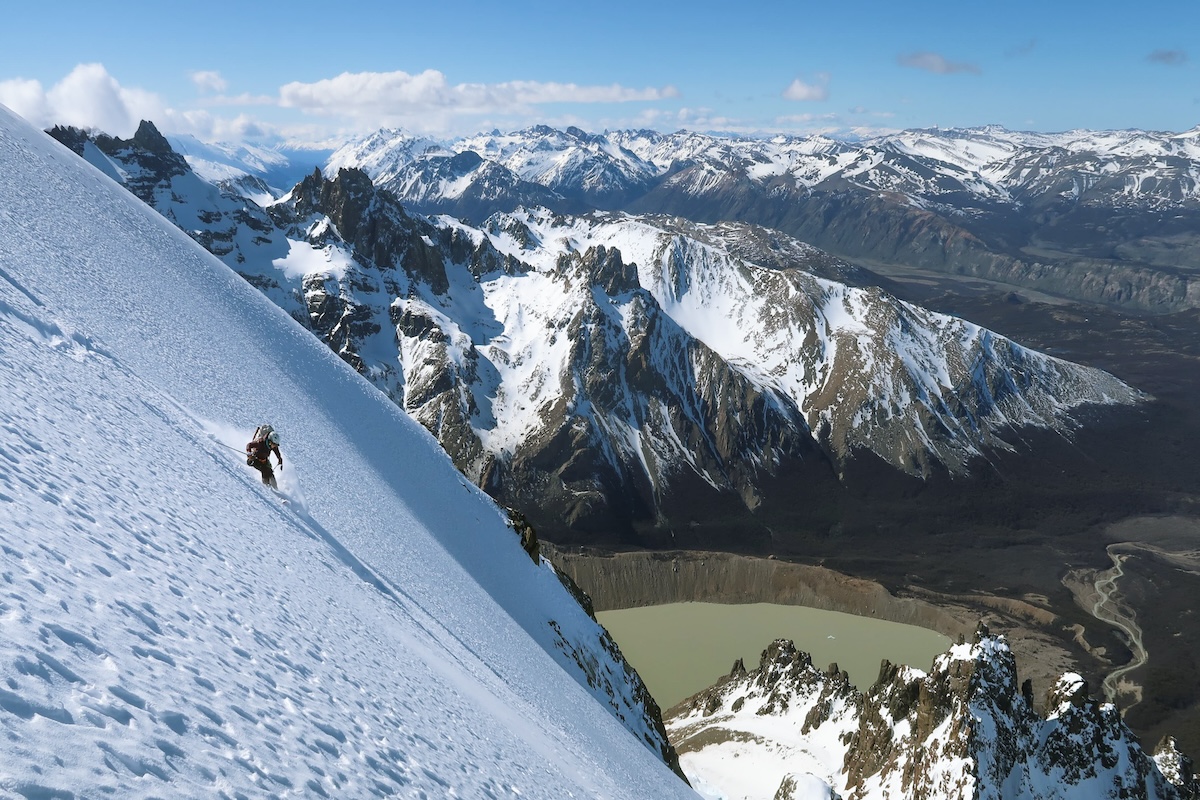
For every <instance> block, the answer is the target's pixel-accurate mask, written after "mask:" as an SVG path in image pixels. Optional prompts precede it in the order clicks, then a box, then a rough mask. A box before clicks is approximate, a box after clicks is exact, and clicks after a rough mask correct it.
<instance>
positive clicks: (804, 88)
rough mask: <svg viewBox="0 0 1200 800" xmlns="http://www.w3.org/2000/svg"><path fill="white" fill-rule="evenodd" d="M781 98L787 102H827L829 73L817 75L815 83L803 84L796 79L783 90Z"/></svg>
mask: <svg viewBox="0 0 1200 800" xmlns="http://www.w3.org/2000/svg"><path fill="white" fill-rule="evenodd" d="M783 96H784V97H785V98H787V99H788V100H801V101H806V100H828V99H829V73H826V72H819V73H817V80H816V82H815V83H805V82H804V81H802V80H800V79H799V78H796V79H795V80H794V81H792V82H791V84H789V85H788V87H787V88H786V89H784V90H783Z"/></svg>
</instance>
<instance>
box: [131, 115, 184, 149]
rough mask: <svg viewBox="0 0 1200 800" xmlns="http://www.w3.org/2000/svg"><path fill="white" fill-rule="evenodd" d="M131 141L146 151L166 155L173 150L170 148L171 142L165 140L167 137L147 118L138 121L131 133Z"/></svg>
mask: <svg viewBox="0 0 1200 800" xmlns="http://www.w3.org/2000/svg"><path fill="white" fill-rule="evenodd" d="M132 142H133V144H134V145H135V146H137V147H140V148H141V149H142V150H145V151H146V152H147V153H156V154H158V155H166V154H167V153H174V152H175V151H174V150H173V149H172V148H171V143H170V142H168V141H167V137H165V136H163V135H162V134H161V133H159V132H158V128H157V127H155V125H154V123H153V122H151V121H150V120H148V119H144V120H142V121H141V122H140V123H138V129H137V131H136V132H134V134H133V139H132Z"/></svg>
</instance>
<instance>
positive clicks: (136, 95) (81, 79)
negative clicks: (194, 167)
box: [0, 64, 275, 141]
mask: <svg viewBox="0 0 1200 800" xmlns="http://www.w3.org/2000/svg"><path fill="white" fill-rule="evenodd" d="M266 100H267V102H274V101H273V100H272V99H271V98H266ZM0 103H3V104H4V105H6V106H8V107H9V108H11V109H12V110H13V111H15V112H17V113H18V114H20V115H21V116H22V117H24V118H25V119H27V120H29V122H31V123H33V124H34V125H36V126H37V127H39V128H50V127H52V126H54V125H74V126H75V127H77V128H85V129H90V130H98V131H103V132H104V133H108V134H111V135H113V136H121V137H129V136H132V135H133V133H134V131H136V130H137V126H138V123H139V122H140V121H141V120H144V119H147V120H150V121H152V122H153V123H154V124H155V125H156V126H158V128H159V129H160V130H162V131H164V132H166V133H190V134H192V135H193V136H196V137H197V138H200V139H206V140H209V141H239V140H242V139H246V138H250V137H255V138H261V137H266V136H269V135H272V134H273V133H275V131H274V129H273V128H271V127H270V126H267V125H264V124H263V123H261V122H259V121H258V120H255V119H253V118H252V117H250V116H248V115H246V114H239V115H237V116H236V117H233V118H232V119H231V118H227V117H222V116H218V115H214V114H212V113H210V112H209V111H206V110H204V109H188V110H182V111H181V110H178V109H174V108H171V107H169V106H168V105H167V104H166V103H165V102H163V100H162V99H161V98H160V97H158V95H156V94H154V93H152V92H147V91H145V90H144V89H138V88H135V87H128V86H122V85H121V84H120V83H119V82H118V81H117V79H116V78H114V77H113V76H112V75H110V74H109V73H108V70H106V69H105V68H104V66H103V65H102V64H80V65H78V66H77V67H75V69H73V70H71V72H70V74H68V75H67V76H66V77H65V78H63V79H62V80H61V81H59V82H58V83H56V84H55V85H54V86H52V87H50V88H49V89H46V88H45V87H44V86H43V85H42V84H41V82H40V81H35V80H25V79H21V78H16V79H13V80H6V81H0Z"/></svg>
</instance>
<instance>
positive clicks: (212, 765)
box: [0, 109, 694, 798]
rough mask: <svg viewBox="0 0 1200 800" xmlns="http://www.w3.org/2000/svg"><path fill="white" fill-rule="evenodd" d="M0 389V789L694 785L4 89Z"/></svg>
mask: <svg viewBox="0 0 1200 800" xmlns="http://www.w3.org/2000/svg"><path fill="white" fill-rule="evenodd" d="M18 210H19V211H18ZM14 211H16V213H14ZM0 386H3V387H4V390H3V391H2V392H0V796H12V797H25V798H74V797H94V796H98V795H105V794H107V795H110V796H117V797H122V798H141V797H163V796H170V797H206V798H207V797H246V796H254V797H260V796H261V797H271V796H278V797H338V798H343V797H346V798H348V797H375V796H389V795H399V796H404V797H428V798H442V797H482V798H501V797H517V796H521V797H548V798H550V797H553V798H562V797H573V796H587V797H611V798H623V797H637V796H645V797H675V796H678V797H687V796H694V795H693V793H692V792H691V791H690V790H689V789H688V788H687V787H686V786H684V785H683V784H682V783H681V782H679V781H678V779H677V778H676V777H675V776H673V775H672V774H671V773H670V772H669V771H668V770H667V769H666V768H665V767H664V766H663V765H662V763H661V762H660V761H658V760H657V759H656V757H655V756H654V754H652V753H651V752H650V751H649V750H648V749H647V748H646V747H644V746H643V744H642V743H641V742H640V741H638V739H637V738H635V737H634V736H631V735H630V733H629V732H628V731H627V730H625V728H623V727H621V725H620V724H619V723H618V722H617V721H616V720H615V719H614V718H613V716H611V714H610V713H609V712H608V710H607V709H605V708H604V707H603V706H601V704H599V703H597V702H595V700H594V699H593V697H592V695H591V694H589V693H588V691H586V689H585V688H584V687H582V686H581V685H580V681H582V678H581V677H574V678H573V677H571V676H569V675H568V674H567V673H566V672H564V671H563V670H562V669H561V668H560V664H561V662H562V660H563V659H562V658H561V657H557V656H556V655H555V654H554V644H555V641H554V638H553V634H552V632H551V630H550V628H549V626H548V625H547V620H548V619H549V618H553V619H555V620H557V621H558V623H559V624H560V626H561V627H562V629H563V630H565V631H566V632H567V635H569V636H571V637H573V640H574V641H578V642H586V641H587V640H588V639H587V637H588V636H589V635H594V634H593V633H592V632H593V631H595V630H596V629H595V628H594V624H593V623H591V622H590V621H588V620H587V618H586V617H585V616H583V614H582V611H581V610H580V609H578V608H577V607H575V606H573V605H572V604H571V603H570V602H569V601H567V599H566V595H565V594H564V593H563V592H562V590H561V587H560V586H559V585H558V581H557V579H556V578H555V576H554V575H553V574H552V573H550V572H549V571H548V570H547V569H544V568H539V567H537V566H535V565H534V564H532V563H531V562H530V561H529V559H528V557H527V556H526V555H525V553H524V552H523V551H521V549H520V547H519V544H518V542H517V539H516V537H515V536H514V535H513V534H512V532H511V530H509V529H508V528H507V527H506V526H505V525H504V523H503V520H502V519H501V517H500V515H499V513H498V512H497V511H496V509H495V507H494V506H493V505H491V503H490V502H489V501H487V500H486V498H484V497H483V496H482V495H481V494H480V493H479V492H478V491H477V490H475V489H474V488H473V487H469V486H467V485H466V484H465V482H464V481H463V480H462V479H461V477H460V476H458V475H457V473H455V472H454V470H453V468H452V467H451V466H450V465H449V463H448V460H447V459H446V458H445V457H444V455H442V454H441V452H440V450H439V449H438V447H437V445H436V442H434V441H433V440H432V438H431V437H429V436H428V435H427V434H425V433H424V431H422V430H420V429H419V428H418V427H417V426H416V424H415V423H413V422H412V421H411V420H409V419H408V418H407V417H406V416H404V415H403V414H402V413H400V412H398V411H397V410H396V409H395V408H394V407H393V406H391V404H390V402H389V401H388V400H387V399H386V398H384V397H382V395H380V394H379V393H378V392H376V391H375V390H374V389H372V388H370V387H369V386H367V385H366V384H365V383H364V382H363V381H362V380H361V379H359V378H358V377H357V376H355V375H353V373H352V372H351V371H350V370H349V369H348V368H347V367H346V366H345V365H344V364H342V363H341V362H340V361H339V360H338V359H337V358H336V356H334V355H333V354H332V353H329V352H328V350H327V349H326V348H325V347H324V346H323V345H321V344H320V343H319V342H316V341H315V340H314V339H312V338H311V337H310V336H309V335H308V334H307V333H306V332H304V331H302V330H300V329H299V328H298V327H297V326H295V325H294V324H293V323H292V322H291V320H290V319H288V318H287V317H286V315H285V314H282V312H279V311H278V310H277V309H275V308H274V307H273V306H271V305H270V304H269V302H268V301H267V300H265V299H264V298H261V297H260V296H259V295H258V294H257V292H256V291H255V290H253V289H252V288H250V287H249V286H248V285H246V284H244V283H243V282H242V281H241V279H240V278H237V277H236V276H235V275H234V274H233V273H232V272H229V271H228V270H227V269H226V268H225V267H224V266H223V265H220V264H219V263H218V262H216V261H215V259H212V258H211V257H209V256H207V254H203V253H201V251H200V250H199V248H198V247H197V246H196V245H195V244H194V243H192V242H191V241H190V240H189V239H187V238H186V236H185V235H184V234H182V233H180V232H179V231H176V230H174V229H173V228H172V227H170V225H169V224H168V223H167V222H165V221H163V220H161V219H160V218H158V217H157V215H156V214H155V212H153V211H151V210H150V209H148V208H143V207H141V206H140V203H139V202H138V201H136V200H135V199H134V198H132V197H130V196H128V195H127V194H126V193H125V192H124V190H123V189H119V188H117V187H116V186H114V185H112V184H111V183H109V182H108V180H107V179H106V178H103V177H102V176H101V175H100V174H99V173H97V172H95V171H92V170H91V168H90V167H86V166H84V165H83V164H82V162H78V161H77V159H76V157H75V156H74V155H72V154H70V153H68V152H67V151H66V150H65V149H62V148H59V147H58V145H56V144H53V143H52V142H51V141H50V140H49V139H48V138H46V137H45V136H44V135H43V134H41V133H39V132H36V131H33V130H32V129H30V128H28V127H27V126H24V125H23V123H19V122H18V121H16V120H15V119H14V118H12V117H10V116H9V115H8V112H7V111H4V110H3V109H0ZM266 419H270V420H271V421H272V422H273V423H275V424H276V427H277V428H278V429H280V430H281V432H282V434H283V437H284V443H283V449H284V453H285V460H286V468H285V470H284V471H283V472H282V473H281V476H280V477H281V479H282V485H281V488H282V490H283V492H284V497H281V496H280V495H278V494H276V493H275V492H272V491H271V490H270V489H268V488H267V487H264V486H262V484H261V482H260V479H259V476H258V473H257V472H256V471H254V470H252V469H250V468H249V467H247V466H246V465H245V461H244V456H243V455H242V453H241V452H232V451H231V450H230V449H229V448H234V449H236V450H239V451H240V445H241V444H242V442H240V441H238V440H237V439H238V437H239V434H241V435H244V433H248V432H249V430H250V429H252V428H253V425H254V424H255V423H256V422H260V421H263V420H266ZM297 476H299V480H297ZM301 481H302V482H303V484H304V491H303V492H301V491H300V482H301ZM284 499H288V500H289V501H290V502H289V503H288V504H285V503H284V502H283V500H284Z"/></svg>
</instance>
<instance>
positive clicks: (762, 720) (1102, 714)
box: [667, 631, 1192, 800]
mask: <svg viewBox="0 0 1200 800" xmlns="http://www.w3.org/2000/svg"><path fill="white" fill-rule="evenodd" d="M1029 691H1030V690H1029V689H1028V687H1022V688H1018V686H1017V679H1016V665H1015V662H1014V660H1013V656H1012V652H1011V650H1009V648H1008V645H1007V644H1006V643H1005V641H1004V640H1003V638H1002V637H992V636H989V635H987V633H986V631H982V632H981V634H980V635H978V636H977V637H976V640H975V641H974V642H973V643H971V644H960V645H956V646H954V647H952V648H951V649H950V650H949V651H948V652H947V653H945V654H943V655H941V656H939V657H938V658H937V659H935V661H934V663H933V666H932V668H931V669H930V670H929V672H928V673H925V672H922V671H920V670H915V669H912V668H909V667H897V666H894V665H891V664H889V663H888V662H886V661H885V662H884V663H883V665H882V667H881V669H880V676H879V680H878V681H877V682H876V683H875V684H874V685H873V686H871V687H870V688H869V689H868V690H866V692H864V693H860V692H858V691H857V690H855V689H854V687H853V686H849V685H848V684H847V682H846V678H845V674H844V673H840V672H838V671H837V669H836V665H833V666H831V667H830V668H829V669H828V670H825V671H823V672H822V671H819V670H816V669H814V668H813V666H812V664H811V663H810V661H809V659H808V657H807V655H805V654H803V653H797V652H796V650H795V648H794V646H793V645H792V643H791V642H786V641H777V642H775V643H773V644H772V645H771V646H770V647H768V648H767V649H766V650H765V651H764V652H763V655H762V660H761V662H760V664H759V668H758V669H756V670H754V671H752V672H749V673H747V672H746V671H745V669H744V668H742V667H741V664H740V662H739V663H738V664H736V665H735V666H734V670H733V672H731V673H730V675H729V676H728V677H727V678H725V679H723V680H722V681H720V682H718V683H717V684H716V685H715V686H713V687H712V688H710V689H707V690H705V691H704V692H701V693H699V694H697V695H695V696H694V697H692V698H689V700H687V701H685V702H684V703H681V704H680V705H678V706H676V707H675V708H674V709H672V710H671V712H670V713H669V716H668V719H667V725H668V729H669V730H670V731H671V735H672V738H673V739H674V740H675V741H676V743H677V745H678V747H679V751H680V760H681V763H682V764H683V766H684V769H685V771H686V772H687V774H688V775H689V777H690V778H691V779H692V781H693V784H694V785H695V786H697V787H698V789H699V790H700V791H701V792H702V793H705V794H709V795H711V796H713V797H727V798H739V799H740V798H746V800H750V798H769V797H772V796H774V797H789V798H796V799H797V800H799V799H800V798H825V797H829V796H830V795H831V793H832V792H837V795H836V796H840V797H845V798H849V799H850V800H875V799H877V798H878V799H880V800H882V799H884V798H888V799H890V800H900V799H901V798H904V799H905V800H932V799H933V798H947V797H954V798H972V799H973V800H984V798H987V799H988V800H1016V798H1026V799H1027V800H1049V799H1050V798H1058V799H1060V800H1065V799H1066V798H1079V800H1084V798H1114V799H1115V798H1146V799H1147V800H1148V799H1149V798H1177V797H1181V796H1184V795H1183V794H1182V792H1181V788H1182V789H1185V790H1186V789H1188V788H1189V787H1191V786H1192V778H1191V775H1190V774H1186V775H1184V776H1183V777H1182V778H1180V779H1177V780H1175V782H1174V783H1172V781H1171V780H1168V778H1167V776H1165V775H1164V774H1163V771H1162V770H1161V769H1160V764H1167V765H1169V767H1174V766H1175V765H1176V764H1177V761H1178V752H1177V751H1175V750H1174V748H1173V746H1169V745H1164V746H1160V749H1159V754H1157V755H1156V756H1155V758H1153V759H1152V758H1150V757H1149V756H1148V755H1147V754H1146V753H1145V752H1144V751H1143V750H1142V749H1141V747H1140V746H1139V745H1138V743H1137V741H1136V739H1135V738H1134V736H1133V735H1132V733H1130V731H1129V729H1128V728H1126V727H1125V724H1124V723H1123V722H1122V721H1121V718H1120V714H1119V713H1118V712H1117V710H1116V709H1115V708H1114V707H1113V706H1111V705H1101V704H1099V703H1096V702H1095V701H1093V700H1091V698H1090V697H1089V696H1088V694H1087V685H1086V683H1085V682H1084V681H1083V680H1082V679H1081V678H1079V676H1078V675H1064V676H1063V677H1062V678H1061V679H1060V680H1059V681H1058V682H1057V683H1056V684H1055V686H1053V687H1051V689H1050V691H1049V693H1048V695H1047V699H1046V708H1047V712H1048V714H1047V716H1046V717H1045V718H1043V717H1041V716H1039V715H1037V714H1036V713H1034V711H1033V710H1032V697H1031V696H1030V695H1029ZM733 765H736V766H733ZM1187 766H1188V767H1189V768H1190V765H1187ZM1184 771H1185V772H1186V769H1185V770H1184ZM1178 772H1180V770H1179V769H1174V770H1173V773H1178ZM775 787H778V793H777V794H774V795H772V792H774V791H776V789H775Z"/></svg>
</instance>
